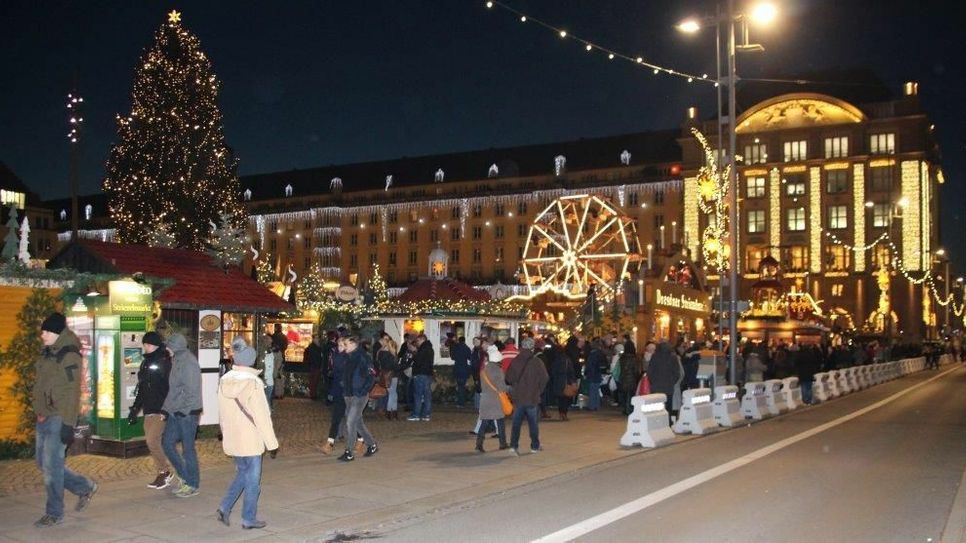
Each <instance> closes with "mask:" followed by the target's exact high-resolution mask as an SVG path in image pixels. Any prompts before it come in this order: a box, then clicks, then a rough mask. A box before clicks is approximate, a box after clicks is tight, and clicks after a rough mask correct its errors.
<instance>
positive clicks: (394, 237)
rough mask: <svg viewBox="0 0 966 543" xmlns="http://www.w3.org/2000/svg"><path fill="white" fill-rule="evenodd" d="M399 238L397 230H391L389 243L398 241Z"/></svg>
mask: <svg viewBox="0 0 966 543" xmlns="http://www.w3.org/2000/svg"><path fill="white" fill-rule="evenodd" d="M398 240H399V238H398V236H397V235H396V233H395V232H389V243H396V242H397V241H398Z"/></svg>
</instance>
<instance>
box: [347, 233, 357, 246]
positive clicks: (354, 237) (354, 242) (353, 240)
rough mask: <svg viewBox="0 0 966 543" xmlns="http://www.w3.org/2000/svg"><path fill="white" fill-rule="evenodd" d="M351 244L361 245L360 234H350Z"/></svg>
mask: <svg viewBox="0 0 966 543" xmlns="http://www.w3.org/2000/svg"><path fill="white" fill-rule="evenodd" d="M349 245H351V246H353V247H355V246H356V245H359V234H352V235H351V236H349Z"/></svg>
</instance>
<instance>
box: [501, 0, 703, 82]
mask: <svg viewBox="0 0 966 543" xmlns="http://www.w3.org/2000/svg"><path fill="white" fill-rule="evenodd" d="M485 5H486V7H487V9H493V8H500V9H503V10H505V11H508V12H510V13H513V14H514V15H515V16H517V17H518V18H519V21H520V22H521V23H526V22H531V21H532V22H533V23H535V24H536V25H537V26H539V27H542V28H544V29H546V30H549V31H551V32H553V33H554V34H556V35H557V36H558V37H559V38H560V39H571V40H573V41H576V42H577V43H579V44H581V45H582V46H583V49H584V51H586V52H588V53H592V52H595V51H599V52H601V53H603V54H605V55H607V59H608V60H613V59H614V58H619V59H621V60H626V61H628V62H631V63H632V64H635V65H638V66H641V67H644V68H647V69H650V70H651V71H652V73H654V75H659V74H667V75H673V76H677V77H679V78H681V79H684V80H686V81H687V82H688V83H691V82H693V81H695V80H697V81H698V82H703V83H709V84H712V85H714V86H715V87H717V86H718V82H717V81H715V80H713V79H708V74H701V75H697V74H692V73H688V72H681V71H678V70H675V69H673V68H669V67H667V66H661V65H658V64H655V63H653V62H650V61H648V60H646V59H644V57H641V56H631V55H625V54H623V53H620V52H618V51H615V50H613V49H611V48H609V47H606V46H603V45H600V44H598V43H595V42H592V41H590V40H587V39H584V38H582V37H579V36H576V35H574V34H573V33H572V32H569V31H567V30H566V29H563V28H558V27H556V26H553V25H551V24H549V23H547V22H545V21H542V20H540V19H534V18H533V17H532V16H530V15H528V14H526V13H523V12H522V11H519V10H517V9H516V8H513V7H510V6H508V5H507V4H504V3H503V2H500V1H498V0H488V1H487V2H486V3H485Z"/></svg>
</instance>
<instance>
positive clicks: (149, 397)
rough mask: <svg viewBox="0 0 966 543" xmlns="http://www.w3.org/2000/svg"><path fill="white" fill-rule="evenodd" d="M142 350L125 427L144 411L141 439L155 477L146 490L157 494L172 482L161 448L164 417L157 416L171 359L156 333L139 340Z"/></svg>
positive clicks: (161, 404)
mask: <svg viewBox="0 0 966 543" xmlns="http://www.w3.org/2000/svg"><path fill="white" fill-rule="evenodd" d="M141 344H142V345H143V346H144V361H143V362H141V368H140V369H138V386H137V392H136V393H135V397H134V404H133V405H131V410H130V412H129V413H128V416H127V422H128V424H132V425H133V424H135V423H137V420H138V413H139V412H141V411H142V410H143V411H144V438H145V441H147V445H148V452H150V453H151V458H153V459H154V465H155V467H156V468H157V470H158V474H157V476H156V477H155V479H154V481H151V482H150V483H148V488H154V489H157V490H160V489H162V488H165V487H166V486H168V485H169V484H171V479H173V478H174V476H173V474H172V473H171V466H170V465H169V464H168V458H167V457H166V456H165V455H164V449H163V448H162V447H161V436H162V435H163V434H164V426H165V416H164V414H162V413H161V408H162V406H164V400H165V398H167V397H168V375H170V373H171V356H170V355H169V354H168V351H167V350H166V349H165V348H164V341H162V339H161V335H160V334H158V333H157V332H148V333H146V334H144V337H143V338H142V339H141Z"/></svg>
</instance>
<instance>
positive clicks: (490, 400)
mask: <svg viewBox="0 0 966 543" xmlns="http://www.w3.org/2000/svg"><path fill="white" fill-rule="evenodd" d="M480 358H481V363H482V364H483V368H482V369H481V370H480V379H481V380H482V381H483V383H484V386H483V387H482V392H481V394H480V420H481V421H482V424H481V425H480V431H479V432H477V434H476V450H477V451H479V452H486V451H485V450H484V449H483V439H484V438H485V437H486V432H484V431H483V428H486V423H487V421H490V420H492V421H493V422H494V423H495V424H496V433H497V436H499V438H500V450H504V449H508V448H509V445H507V442H506V424H505V421H504V419H505V418H506V416H507V415H509V414H510V413H512V412H513V404H512V403H510V398H509V396H508V395H507V385H506V378H505V377H504V375H503V368H502V367H501V366H500V364H501V362H502V361H503V355H502V354H500V351H499V349H497V348H496V346H494V345H490V346H489V347H488V348H487V350H486V352H485V353H481V355H480ZM507 409H509V411H508V410H507Z"/></svg>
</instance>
